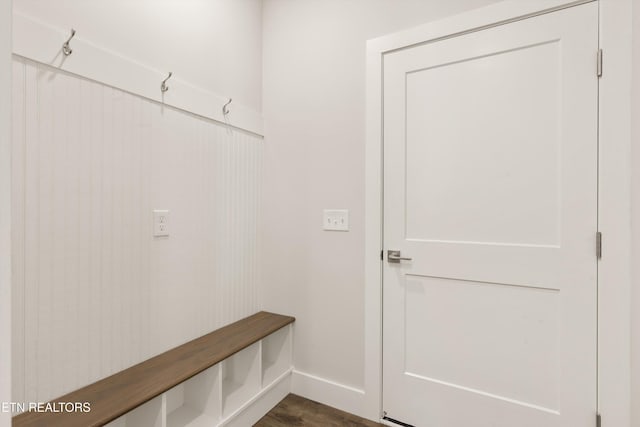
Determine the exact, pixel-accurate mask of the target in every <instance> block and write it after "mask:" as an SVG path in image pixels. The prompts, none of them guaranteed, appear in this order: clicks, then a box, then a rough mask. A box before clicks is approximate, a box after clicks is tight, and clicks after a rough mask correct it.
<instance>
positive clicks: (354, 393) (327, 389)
mask: <svg viewBox="0 0 640 427" xmlns="http://www.w3.org/2000/svg"><path fill="white" fill-rule="evenodd" d="M291 392H292V393H294V394H297V395H299V396H302V397H306V398H307V399H311V400H315V401H316V402H320V403H322V404H325V405H328V406H332V407H334V408H337V409H340V410H342V411H345V412H349V413H352V414H354V415H358V416H360V417H363V418H368V417H367V416H366V414H365V411H364V407H365V404H364V402H365V393H364V390H361V389H358V388H355V387H350V386H347V385H344V384H340V383H337V382H334V381H331V380H328V379H325V378H321V377H317V376H315V375H311V374H307V373H304V372H300V371H296V370H294V371H293V376H292V381H291ZM373 421H377V420H373Z"/></svg>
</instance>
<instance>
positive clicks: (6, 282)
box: [0, 0, 12, 426]
mask: <svg viewBox="0 0 640 427" xmlns="http://www.w3.org/2000/svg"><path fill="white" fill-rule="evenodd" d="M11 67H12V65H11V0H0V93H1V94H2V96H0V402H10V401H11V109H12V106H11V93H12V90H11ZM10 425H11V413H10V412H5V413H3V412H2V411H0V426H10Z"/></svg>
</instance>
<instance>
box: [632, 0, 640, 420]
mask: <svg viewBox="0 0 640 427" xmlns="http://www.w3.org/2000/svg"><path fill="white" fill-rule="evenodd" d="M632 67H633V70H632V76H633V81H632V86H633V88H632V94H631V100H632V101H631V117H632V118H633V120H632V129H631V138H632V139H631V141H632V147H631V149H632V169H631V172H632V174H633V177H632V179H633V180H632V186H631V188H632V193H631V194H632V201H631V202H632V216H631V217H632V221H633V222H632V230H633V236H632V239H633V248H632V256H633V258H632V259H633V262H632V269H633V271H632V277H633V282H632V290H631V292H632V298H631V316H632V325H631V333H632V337H631V375H632V378H631V387H632V393H631V402H632V403H631V411H632V414H631V425H632V426H640V121H639V120H638V118H640V3H639V2H637V1H636V2H634V3H633V65H632Z"/></svg>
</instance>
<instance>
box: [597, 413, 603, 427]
mask: <svg viewBox="0 0 640 427" xmlns="http://www.w3.org/2000/svg"><path fill="white" fill-rule="evenodd" d="M596 427H602V415H600V414H596Z"/></svg>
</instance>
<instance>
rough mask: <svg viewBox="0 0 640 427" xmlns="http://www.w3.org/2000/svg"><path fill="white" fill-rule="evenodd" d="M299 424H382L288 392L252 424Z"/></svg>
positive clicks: (353, 426)
mask: <svg viewBox="0 0 640 427" xmlns="http://www.w3.org/2000/svg"><path fill="white" fill-rule="evenodd" d="M300 426H303V427H316V426H322V427H326V426H334V427H344V426H349V427H378V426H382V424H378V423H374V422H372V421H369V420H365V419H364V418H360V417H357V416H355V415H351V414H349V413H347V412H343V411H340V410H338V409H335V408H332V407H330V406H326V405H323V404H321V403H318V402H314V401H313V400H309V399H305V398H304V397H300V396H297V395H295V394H290V395H288V396H287V397H285V398H284V399H283V400H282V401H281V402H280V403H278V406H276V407H275V408H273V409H272V410H271V411H270V412H269V413H268V414H267V415H265V416H264V417H262V419H260V421H258V422H257V423H256V424H255V425H254V427H300Z"/></svg>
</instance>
